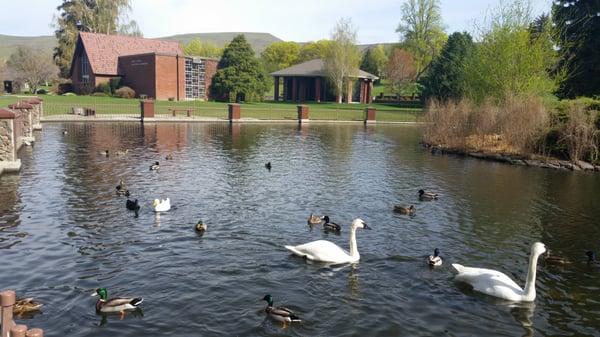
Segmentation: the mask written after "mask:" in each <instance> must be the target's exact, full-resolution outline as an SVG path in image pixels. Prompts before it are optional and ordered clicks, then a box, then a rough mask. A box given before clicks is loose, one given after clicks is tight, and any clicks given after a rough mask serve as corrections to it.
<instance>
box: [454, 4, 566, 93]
mask: <svg viewBox="0 0 600 337" xmlns="http://www.w3.org/2000/svg"><path fill="white" fill-rule="evenodd" d="M531 17H532V16H531V7H530V6H529V4H528V3H526V2H523V1H520V0H515V1H513V2H512V3H507V4H503V5H501V7H499V8H497V9H496V11H495V12H493V13H491V15H490V18H488V22H487V24H484V25H481V26H480V27H479V31H480V34H481V36H480V37H479V40H480V42H479V43H478V44H477V46H476V48H475V50H474V52H473V53H472V55H471V57H469V58H468V59H467V61H466V72H465V76H466V81H465V83H466V95H467V96H468V97H469V98H471V99H473V100H474V101H476V102H482V101H483V100H484V99H486V98H494V99H495V100H504V99H505V98H506V97H508V96H519V95H534V96H540V95H550V94H551V93H552V92H554V90H555V89H556V87H557V86H556V79H553V78H552V77H551V76H550V74H549V72H548V70H549V69H551V67H552V65H553V64H554V63H555V60H556V52H555V51H554V50H553V49H552V48H548V41H547V38H546V36H547V35H548V34H547V33H542V34H540V35H539V37H538V38H534V37H532V34H531V31H530V29H529V26H530V25H531V23H532V21H533V20H532V19H531Z"/></svg>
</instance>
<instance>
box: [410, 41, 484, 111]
mask: <svg viewBox="0 0 600 337" xmlns="http://www.w3.org/2000/svg"><path fill="white" fill-rule="evenodd" d="M473 49H474V44H473V39H472V38H471V35H469V34H468V33H466V32H465V33H459V32H455V33H453V34H452V35H450V37H448V42H446V45H444V48H442V51H441V53H440V55H439V56H438V57H436V58H435V59H434V60H433V62H431V65H430V67H429V69H428V71H427V73H426V76H425V78H423V80H422V81H421V84H422V85H423V92H422V95H423V97H424V98H425V99H427V98H430V97H435V98H438V99H442V100H447V99H460V98H462V97H463V96H464V95H465V92H466V86H465V84H466V83H465V66H466V64H465V61H466V60H467V59H468V58H469V57H470V56H471V54H472V52H473Z"/></svg>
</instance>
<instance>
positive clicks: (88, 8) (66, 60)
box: [54, 0, 141, 77]
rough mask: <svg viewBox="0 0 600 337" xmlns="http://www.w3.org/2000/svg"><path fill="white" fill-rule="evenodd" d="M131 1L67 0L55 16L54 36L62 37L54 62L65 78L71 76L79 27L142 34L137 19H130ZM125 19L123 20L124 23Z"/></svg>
mask: <svg viewBox="0 0 600 337" xmlns="http://www.w3.org/2000/svg"><path fill="white" fill-rule="evenodd" d="M130 2H131V0H63V3H62V4H61V5H60V6H58V7H57V8H56V9H57V10H58V12H59V14H58V16H55V18H54V27H55V28H56V31H55V32H54V35H55V36H56V38H57V40H58V44H57V46H56V47H55V48H54V62H55V63H56V65H57V66H58V67H59V69H60V74H61V76H62V77H68V76H69V71H70V69H71V60H72V58H73V53H74V51H75V43H76V42H77V36H78V33H79V30H78V28H77V23H80V24H81V29H82V30H83V31H87V32H93V33H102V34H117V33H119V32H121V33H123V34H126V35H136V36H141V32H140V31H139V28H138V27H137V23H136V22H135V21H128V20H127V13H128V11H129V10H130V9H131V7H130ZM120 22H122V23H120Z"/></svg>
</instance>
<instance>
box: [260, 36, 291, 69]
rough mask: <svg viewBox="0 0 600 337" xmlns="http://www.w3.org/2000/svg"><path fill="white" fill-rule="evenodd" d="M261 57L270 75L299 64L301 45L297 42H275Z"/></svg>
mask: <svg viewBox="0 0 600 337" xmlns="http://www.w3.org/2000/svg"><path fill="white" fill-rule="evenodd" d="M260 56H261V59H262V61H263V64H264V65H265V68H266V69H267V72H269V73H270V72H273V71H277V70H280V69H284V68H287V67H289V66H292V65H294V64H297V63H298V60H299V57H300V45H298V44H297V43H296V42H285V41H279V42H274V43H272V44H270V45H269V46H268V47H267V48H265V50H263V52H262V53H261V54H260Z"/></svg>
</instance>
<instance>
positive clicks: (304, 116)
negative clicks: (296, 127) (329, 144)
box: [298, 105, 310, 123]
mask: <svg viewBox="0 0 600 337" xmlns="http://www.w3.org/2000/svg"><path fill="white" fill-rule="evenodd" d="M309 111H310V110H309V108H308V106H307V105H298V123H306V122H308V121H309V119H308V113H309Z"/></svg>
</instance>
